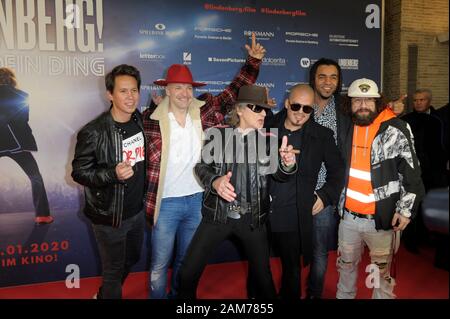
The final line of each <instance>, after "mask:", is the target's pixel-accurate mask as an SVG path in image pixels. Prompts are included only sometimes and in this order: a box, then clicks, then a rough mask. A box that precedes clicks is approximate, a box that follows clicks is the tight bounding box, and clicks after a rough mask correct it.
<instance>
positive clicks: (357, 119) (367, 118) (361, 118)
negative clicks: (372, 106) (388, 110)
mask: <svg viewBox="0 0 450 319" xmlns="http://www.w3.org/2000/svg"><path fill="white" fill-rule="evenodd" d="M361 111H368V112H369V113H368V114H364V115H362V114H360V112H361ZM377 116H378V112H373V111H371V110H369V109H362V110H358V111H357V112H352V121H353V123H354V124H355V125H358V126H368V125H370V124H372V122H373V121H374V120H375V119H376V117H377Z"/></svg>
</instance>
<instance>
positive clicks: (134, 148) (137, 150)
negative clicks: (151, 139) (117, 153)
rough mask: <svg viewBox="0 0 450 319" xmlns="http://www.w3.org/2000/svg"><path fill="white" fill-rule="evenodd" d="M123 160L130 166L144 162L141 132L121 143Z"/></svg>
mask: <svg viewBox="0 0 450 319" xmlns="http://www.w3.org/2000/svg"><path fill="white" fill-rule="evenodd" d="M122 150H123V160H124V161H129V162H130V163H131V166H134V164H136V163H137V162H141V161H143V160H144V156H145V153H144V136H143V134H142V132H139V133H138V134H136V135H133V136H131V137H129V138H127V139H125V140H123V141H122Z"/></svg>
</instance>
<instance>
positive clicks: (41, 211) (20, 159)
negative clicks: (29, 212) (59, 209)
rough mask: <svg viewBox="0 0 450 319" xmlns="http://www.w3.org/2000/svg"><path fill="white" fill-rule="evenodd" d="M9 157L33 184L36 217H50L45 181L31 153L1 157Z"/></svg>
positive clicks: (10, 154) (6, 154)
mask: <svg viewBox="0 0 450 319" xmlns="http://www.w3.org/2000/svg"><path fill="white" fill-rule="evenodd" d="M3 156H8V157H9V158H11V159H12V160H14V161H15V162H16V163H17V164H19V166H20V167H21V168H22V169H23V171H24V172H25V174H27V176H28V178H29V179H30V182H31V192H32V194H33V204H34V209H35V210H36V212H35V213H36V216H49V215H50V209H49V207H48V199H47V193H46V191H45V186H44V181H43V180H42V176H41V173H40V172H39V167H38V165H37V163H36V160H35V159H34V156H33V154H31V152H26V151H25V152H19V153H5V154H0V157H3Z"/></svg>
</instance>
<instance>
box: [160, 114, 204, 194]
mask: <svg viewBox="0 0 450 319" xmlns="http://www.w3.org/2000/svg"><path fill="white" fill-rule="evenodd" d="M169 122H170V146H169V160H168V163H167V170H166V178H165V180H164V191H163V195H162V197H163V198H166V197H181V196H187V195H192V194H195V193H198V192H203V191H204V189H203V187H201V186H200V183H199V182H198V181H197V177H196V176H195V174H194V166H195V164H197V162H199V160H200V153H201V144H200V137H199V136H198V134H197V132H196V130H195V127H194V125H193V122H192V119H191V117H190V116H189V114H187V116H186V124H185V126H184V127H181V126H180V125H179V124H178V122H177V120H176V119H175V116H174V115H173V113H172V112H169Z"/></svg>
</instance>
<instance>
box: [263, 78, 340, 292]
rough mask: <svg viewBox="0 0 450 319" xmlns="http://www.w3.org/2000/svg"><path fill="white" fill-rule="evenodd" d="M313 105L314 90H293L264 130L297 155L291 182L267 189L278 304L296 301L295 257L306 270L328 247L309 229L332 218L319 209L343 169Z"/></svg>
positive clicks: (329, 201) (331, 201) (335, 189)
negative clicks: (322, 174)
mask: <svg viewBox="0 0 450 319" xmlns="http://www.w3.org/2000/svg"><path fill="white" fill-rule="evenodd" d="M313 103H314V91H313V89H312V88H311V87H310V86H309V85H306V84H298V85H296V86H294V87H292V89H291V91H290V94H289V97H288V98H287V99H286V101H285V103H284V106H285V107H284V108H283V110H281V111H280V112H278V113H277V114H276V115H274V116H273V117H271V118H270V119H268V120H267V121H266V125H265V126H266V127H272V128H278V136H279V138H280V139H281V138H282V137H283V136H288V139H289V143H290V144H292V146H294V148H295V149H298V150H300V154H298V155H296V156H297V163H298V164H299V165H298V171H297V174H296V177H295V178H292V179H291V181H290V182H288V183H284V184H283V183H278V182H276V181H272V183H271V187H270V195H271V197H272V203H271V205H272V214H271V216H270V224H271V231H272V240H273V243H274V246H275V248H276V249H277V251H278V254H279V256H280V259H281V265H282V283H281V289H280V292H279V295H280V297H281V298H282V299H298V298H300V296H301V289H300V287H301V285H300V278H301V267H300V256H301V255H303V258H304V265H307V264H309V263H310V262H311V261H312V262H314V260H315V258H316V256H315V253H314V251H315V250H316V246H317V245H318V244H321V245H327V241H328V238H318V237H317V235H316V232H315V231H313V230H314V228H315V226H314V227H313V224H314V225H316V224H319V225H320V224H321V223H322V221H325V222H328V220H329V218H327V216H321V215H322V214H328V213H330V214H332V213H334V212H327V211H326V210H323V208H324V207H327V206H333V205H335V203H336V201H337V199H338V195H339V192H340V191H341V189H342V186H343V178H344V166H343V162H342V159H341V156H340V154H339V151H338V148H337V146H336V143H335V141H334V138H333V132H332V131H331V130H330V129H328V128H325V127H324V126H322V125H320V124H317V123H316V122H315V121H314V119H313V116H314V112H313V111H314V110H313V107H312V105H313ZM322 163H324V164H325V167H326V169H327V178H326V182H325V184H324V185H323V186H322V187H321V188H320V189H317V190H315V188H316V185H317V176H318V173H319V170H320V167H321V165H322ZM325 251H327V250H325ZM322 260H323V258H322ZM322 266H323V267H326V265H322ZM313 275H314V274H313V273H311V274H310V276H313Z"/></svg>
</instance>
